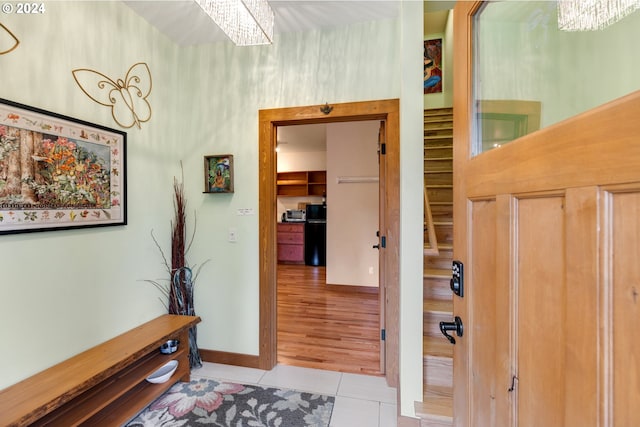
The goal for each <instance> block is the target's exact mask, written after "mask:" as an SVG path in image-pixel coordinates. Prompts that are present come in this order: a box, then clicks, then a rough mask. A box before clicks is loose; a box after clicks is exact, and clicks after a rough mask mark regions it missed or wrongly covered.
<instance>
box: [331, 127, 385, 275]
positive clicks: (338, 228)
mask: <svg viewBox="0 0 640 427" xmlns="http://www.w3.org/2000/svg"><path fill="white" fill-rule="evenodd" d="M379 127H380V124H379V122H378V121H366V122H346V123H331V124H329V125H327V156H328V160H327V165H328V167H327V195H328V203H327V283H329V284H332V285H357V286H376V287H377V286H378V277H379V276H378V256H379V252H378V251H377V250H375V249H373V248H372V247H373V245H375V244H377V243H378V238H377V237H376V234H375V233H376V230H378V216H379V215H378V210H379V205H378V191H379V190H378V182H372V183H342V184H338V183H337V178H338V177H378V154H377V150H378V129H379Z"/></svg>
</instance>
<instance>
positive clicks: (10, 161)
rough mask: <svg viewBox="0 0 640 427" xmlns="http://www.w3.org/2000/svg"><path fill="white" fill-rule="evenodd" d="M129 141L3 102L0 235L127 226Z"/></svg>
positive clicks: (116, 134) (118, 133)
mask: <svg viewBox="0 0 640 427" xmlns="http://www.w3.org/2000/svg"><path fill="white" fill-rule="evenodd" d="M126 142H127V134H126V132H123V131H120V130H115V129H111V128H107V127H104V126H100V125H96V124H92V123H89V122H86V121H83V120H79V119H75V118H72V117H68V116H64V115H62V114H57V113H53V112H50V111H45V110H42V109H39V108H35V107H31V106H27V105H23V104H20V103H17V102H13V101H9V100H6V99H2V98H0V235H2V234H12V233H27V232H35V231H52V230H68V229H75V228H88V227H103V226H117V225H126V224H127V200H126V182H127V177H126Z"/></svg>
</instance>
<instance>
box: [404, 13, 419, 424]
mask: <svg viewBox="0 0 640 427" xmlns="http://www.w3.org/2000/svg"><path fill="white" fill-rule="evenodd" d="M422 16H423V2H421V1H418V2H416V1H405V2H402V10H401V16H400V21H401V23H402V25H401V33H402V35H401V37H402V43H401V57H400V63H401V64H402V77H401V78H402V85H401V90H400V111H401V112H402V114H401V117H400V341H399V342H400V390H399V392H400V413H401V414H403V415H413V414H414V402H416V401H421V400H422V378H423V377H422V274H423V273H422V268H423V267H422V265H423V259H422V253H423V242H422V236H423V233H422V229H423V224H422V221H423V210H424V207H423V199H422V193H423V185H424V184H423V175H424V162H423V155H424V154H423V152H424V145H423V141H424V140H423V128H424V121H423V120H424V119H423V117H424V116H423V105H424V103H423V99H424V98H423V92H424V91H423V84H422V71H421V70H422V66H421V64H422V62H423V61H422V58H423V57H422V46H423V40H422ZM418 51H420V54H419V55H416V54H415V52H418Z"/></svg>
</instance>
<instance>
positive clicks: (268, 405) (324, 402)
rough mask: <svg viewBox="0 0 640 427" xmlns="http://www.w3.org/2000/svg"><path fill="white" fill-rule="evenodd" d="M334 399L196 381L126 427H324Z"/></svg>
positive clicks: (161, 399) (167, 395)
mask: <svg viewBox="0 0 640 427" xmlns="http://www.w3.org/2000/svg"><path fill="white" fill-rule="evenodd" d="M333 404H334V398H333V396H324V395H321V394H312V393H302V392H299V391H294V390H286V389H277V388H267V387H261V386H255V385H242V384H234V383H225V382H218V381H215V380H210V379H204V378H202V379H199V380H194V381H191V382H189V383H183V382H181V383H177V384H176V385H174V386H173V387H171V388H170V389H169V390H167V392H166V393H165V394H163V395H162V396H160V397H159V398H158V399H157V400H156V401H154V402H153V403H152V404H151V405H149V406H148V407H147V408H146V409H145V410H143V411H142V412H141V413H140V414H138V415H137V416H136V417H135V418H134V419H133V420H132V421H130V422H129V423H128V424H127V425H126V426H127V427H182V426H184V427H187V426H205V425H206V426H218V427H327V426H328V425H329V421H330V420H331V412H332V411H333Z"/></svg>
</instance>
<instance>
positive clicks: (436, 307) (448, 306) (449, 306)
mask: <svg viewBox="0 0 640 427" xmlns="http://www.w3.org/2000/svg"><path fill="white" fill-rule="evenodd" d="M423 308H424V311H429V312H431V313H441V314H450V313H453V300H436V299H425V300H424V302H423Z"/></svg>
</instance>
